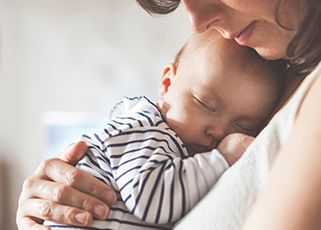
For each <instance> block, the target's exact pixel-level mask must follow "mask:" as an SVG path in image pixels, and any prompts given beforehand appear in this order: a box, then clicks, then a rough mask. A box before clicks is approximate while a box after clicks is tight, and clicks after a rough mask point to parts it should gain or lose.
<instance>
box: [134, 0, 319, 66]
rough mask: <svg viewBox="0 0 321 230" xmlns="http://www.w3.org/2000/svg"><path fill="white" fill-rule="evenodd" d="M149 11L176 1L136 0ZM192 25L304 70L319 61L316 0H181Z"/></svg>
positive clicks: (163, 10)
mask: <svg viewBox="0 0 321 230" xmlns="http://www.w3.org/2000/svg"><path fill="white" fill-rule="evenodd" d="M137 2H138V3H139V4H140V5H141V6H142V7H143V8H144V9H145V10H146V11H147V12H149V13H158V14H166V13H169V12H171V11H173V10H175V9H176V8H177V7H178V6H179V4H180V2H181V1H180V0H137ZM182 3H183V4H184V6H185V8H186V10H187V12H188V14H189V17H190V19H191V22H192V26H193V28H194V29H195V30H196V31H197V32H203V31H205V30H207V29H209V28H213V29H215V30H217V31H218V32H219V33H220V34H221V35H222V36H223V37H224V38H227V39H234V40H235V41H236V42H238V43H239V44H240V45H245V46H249V47H252V48H254V49H255V50H256V51H257V52H258V53H259V54H260V55H261V56H262V57H264V58H266V59H280V58H284V59H287V60H290V62H291V64H292V66H293V67H292V68H293V69H294V71H296V72H308V71H310V70H311V69H313V68H314V67H315V66H316V65H317V64H318V63H319V62H320V60H321V26H320V22H321V0H294V1H293V0H182Z"/></svg>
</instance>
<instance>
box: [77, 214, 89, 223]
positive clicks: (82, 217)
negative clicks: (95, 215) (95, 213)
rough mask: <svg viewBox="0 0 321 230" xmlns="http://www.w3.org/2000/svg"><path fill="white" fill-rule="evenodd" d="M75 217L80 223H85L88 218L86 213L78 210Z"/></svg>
mask: <svg viewBox="0 0 321 230" xmlns="http://www.w3.org/2000/svg"><path fill="white" fill-rule="evenodd" d="M75 219H76V220H77V222H78V223H80V224H87V223H88V220H89V216H88V215H87V213H82V212H80V213H77V214H76V215H75Z"/></svg>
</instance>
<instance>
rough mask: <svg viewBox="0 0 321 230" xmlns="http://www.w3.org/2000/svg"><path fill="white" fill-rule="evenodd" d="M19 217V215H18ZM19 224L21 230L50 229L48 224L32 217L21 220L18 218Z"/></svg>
mask: <svg viewBox="0 0 321 230" xmlns="http://www.w3.org/2000/svg"><path fill="white" fill-rule="evenodd" d="M17 218H19V217H18V216H17ZM17 224H18V228H19V230H50V228H49V227H48V226H44V225H42V224H39V223H38V222H36V221H35V220H33V219H32V218H30V217H23V218H21V219H19V221H18V220H17Z"/></svg>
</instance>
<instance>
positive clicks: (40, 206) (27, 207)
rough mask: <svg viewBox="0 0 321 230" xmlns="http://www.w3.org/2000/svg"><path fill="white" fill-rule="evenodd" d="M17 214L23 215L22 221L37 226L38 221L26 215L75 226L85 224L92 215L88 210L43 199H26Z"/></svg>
mask: <svg viewBox="0 0 321 230" xmlns="http://www.w3.org/2000/svg"><path fill="white" fill-rule="evenodd" d="M19 215H21V216H25V218H24V221H27V224H28V225H31V226H37V224H38V223H37V221H33V220H32V219H30V218H28V216H32V217H33V218H36V219H40V220H50V221H54V222H57V223H64V224H71V225H77V226H85V225H88V224H89V223H91V221H92V215H91V214H90V213H89V212H86V211H83V210H80V209H78V208H73V207H69V206H64V205H61V204H58V203H56V202H53V201H49V200H44V199H29V200H26V202H25V203H24V206H23V209H21V210H20V211H19ZM28 222H29V223H28Z"/></svg>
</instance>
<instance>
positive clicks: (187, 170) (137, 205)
mask: <svg viewBox="0 0 321 230" xmlns="http://www.w3.org/2000/svg"><path fill="white" fill-rule="evenodd" d="M98 138H99V137H98V136H97V137H96V139H98ZM175 138H176V137H173V135H172V134H170V133H164V131H159V130H157V129H155V130H152V129H150V130H148V131H142V132H139V131H137V130H131V131H130V133H126V132H124V133H122V135H118V136H116V137H113V138H112V139H109V140H108V143H106V142H104V141H99V142H98V143H100V146H99V147H98V146H97V143H96V145H94V144H93V143H92V142H91V143H88V144H89V145H91V154H94V155H95V156H94V157H90V158H89V159H90V160H89V161H87V163H86V164H91V165H92V164H94V166H95V170H94V172H92V173H93V174H94V175H95V176H97V177H101V176H103V177H104V180H106V179H107V180H109V183H111V184H113V183H115V184H114V187H116V188H117V189H118V191H119V193H120V195H121V197H122V200H123V201H124V202H125V205H126V206H127V208H128V209H129V211H130V212H131V213H132V214H134V215H135V216H137V217H138V218H140V219H142V220H143V221H146V222H149V223H155V224H166V223H173V222H175V221H177V220H178V219H179V218H181V217H182V216H183V215H184V214H185V213H186V212H188V211H189V210H190V209H191V208H192V207H193V206H195V204H196V203H197V202H198V201H199V200H200V199H201V198H202V197H203V196H204V195H205V193H206V192H207V191H208V190H209V189H210V188H211V187H212V186H213V185H214V183H215V182H216V181H217V179H218V178H219V177H220V176H221V174H222V173H223V172H224V171H225V170H226V169H227V168H228V164H227V162H226V161H225V160H224V158H223V157H222V156H221V154H220V153H219V152H218V151H217V150H213V151H212V152H208V153H202V154H196V155H195V156H194V157H188V158H185V159H182V157H181V156H180V155H179V154H178V153H177V151H178V150H177V149H176V150H175V145H176V144H177V143H174V141H173V140H175ZM93 161H97V162H93ZM82 164H84V163H82ZM108 164H109V165H108ZM87 166H88V165H87ZM108 170H109V171H110V172H108ZM110 178H113V179H112V180H111V179H110Z"/></svg>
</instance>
